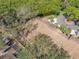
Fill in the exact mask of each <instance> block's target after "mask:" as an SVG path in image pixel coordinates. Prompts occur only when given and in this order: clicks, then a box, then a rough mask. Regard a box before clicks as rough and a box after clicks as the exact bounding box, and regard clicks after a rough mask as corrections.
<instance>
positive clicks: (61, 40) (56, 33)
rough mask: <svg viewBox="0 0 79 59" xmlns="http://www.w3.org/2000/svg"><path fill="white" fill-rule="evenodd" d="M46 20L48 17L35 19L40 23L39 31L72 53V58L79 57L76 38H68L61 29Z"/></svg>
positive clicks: (76, 58)
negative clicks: (50, 24)
mask: <svg viewBox="0 0 79 59" xmlns="http://www.w3.org/2000/svg"><path fill="white" fill-rule="evenodd" d="M44 20H47V18H42V20H41V19H36V20H34V23H38V28H37V32H40V33H42V34H46V35H48V36H50V37H51V38H52V41H54V43H55V44H57V45H58V46H59V47H63V48H64V49H65V50H66V51H67V52H68V53H69V54H70V56H71V58H70V59H79V44H78V43H77V42H75V41H74V40H68V39H67V37H64V36H63V35H62V33H61V32H60V30H59V29H56V28H53V27H51V26H49V25H48V24H47V23H46V22H45V21H44ZM34 33H35V32H33V34H34Z"/></svg>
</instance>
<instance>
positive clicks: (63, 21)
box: [57, 15, 66, 25]
mask: <svg viewBox="0 0 79 59" xmlns="http://www.w3.org/2000/svg"><path fill="white" fill-rule="evenodd" d="M57 20H58V23H59V24H63V25H66V23H65V21H66V18H65V16H63V15H60V16H58V17H57Z"/></svg>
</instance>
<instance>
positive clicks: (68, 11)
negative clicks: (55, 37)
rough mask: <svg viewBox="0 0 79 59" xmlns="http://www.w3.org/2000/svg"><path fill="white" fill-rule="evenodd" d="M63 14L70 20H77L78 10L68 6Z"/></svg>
mask: <svg viewBox="0 0 79 59" xmlns="http://www.w3.org/2000/svg"><path fill="white" fill-rule="evenodd" d="M64 12H65V13H66V14H67V15H68V17H69V18H71V19H72V20H74V19H78V17H79V9H78V8H76V7H73V6H68V7H67V8H66V9H65V10H64Z"/></svg>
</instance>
